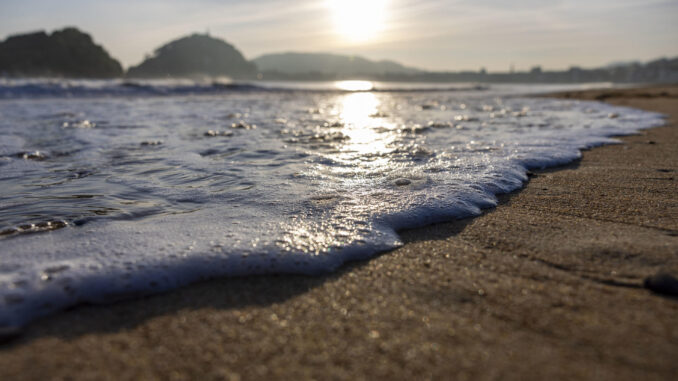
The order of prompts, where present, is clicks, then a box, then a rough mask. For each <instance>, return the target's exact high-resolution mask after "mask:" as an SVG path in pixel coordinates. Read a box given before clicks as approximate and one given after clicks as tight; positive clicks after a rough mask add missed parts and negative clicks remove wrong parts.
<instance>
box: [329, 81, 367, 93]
mask: <svg viewBox="0 0 678 381" xmlns="http://www.w3.org/2000/svg"><path fill="white" fill-rule="evenodd" d="M334 86H335V87H336V88H337V89H339V90H346V91H370V90H372V89H374V85H373V84H372V82H370V81H337V82H335V83H334Z"/></svg>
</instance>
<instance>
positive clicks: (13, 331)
mask: <svg viewBox="0 0 678 381" xmlns="http://www.w3.org/2000/svg"><path fill="white" fill-rule="evenodd" d="M22 333H23V331H22V330H21V328H19V327H15V326H0V344H4V343H7V342H10V341H12V340H14V339H16V338H18V337H19V336H21V334H22Z"/></svg>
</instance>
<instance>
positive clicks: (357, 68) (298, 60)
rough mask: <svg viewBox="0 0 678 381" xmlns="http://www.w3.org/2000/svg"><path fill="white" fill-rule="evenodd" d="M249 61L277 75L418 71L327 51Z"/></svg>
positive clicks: (347, 74) (419, 71)
mask: <svg viewBox="0 0 678 381" xmlns="http://www.w3.org/2000/svg"><path fill="white" fill-rule="evenodd" d="M253 61H254V63H256V64H257V67H258V68H259V70H260V71H261V72H263V73H267V72H268V73H270V74H273V73H278V74H281V75H299V74H306V73H318V74H321V75H334V76H337V77H351V76H353V77H355V76H375V75H377V76H378V75H388V74H394V75H412V74H417V73H421V72H422V71H421V70H419V69H414V68H409V67H406V66H403V65H401V64H399V63H397V62H393V61H371V60H368V59H366V58H363V57H359V56H347V55H337V54H327V53H276V54H266V55H263V56H261V57H258V58H255V59H254V60H253ZM264 77H266V76H264Z"/></svg>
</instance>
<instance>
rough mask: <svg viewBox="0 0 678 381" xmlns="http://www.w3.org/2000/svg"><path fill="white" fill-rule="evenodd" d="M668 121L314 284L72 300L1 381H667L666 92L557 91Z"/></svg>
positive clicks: (18, 345) (671, 357) (670, 313)
mask: <svg viewBox="0 0 678 381" xmlns="http://www.w3.org/2000/svg"><path fill="white" fill-rule="evenodd" d="M559 96H561V97H566V98H583V99H598V100H604V101H606V102H610V103H613V104H620V105H628V106H633V107H638V108H643V109H647V110H653V111H659V112H663V113H666V114H668V115H669V119H668V125H667V126H666V127H660V128H655V129H652V130H648V131H644V132H642V133H641V134H639V135H636V136H631V137H625V138H623V139H622V140H623V141H624V142H625V144H623V145H613V146H606V147H602V148H597V149H594V150H591V151H587V152H585V153H584V156H583V159H582V160H581V161H579V162H576V163H573V164H571V165H568V166H565V167H560V168H557V169H552V170H546V171H539V172H537V173H536V174H535V176H533V177H532V179H531V180H530V182H529V184H528V185H527V187H526V188H525V189H524V190H522V191H520V192H517V193H514V194H510V195H505V196H502V197H501V205H500V206H499V207H497V208H496V209H494V210H490V211H487V212H486V213H485V214H484V215H482V216H481V217H478V218H474V219H469V220H461V221H457V222H453V223H449V224H441V225H435V226H432V227H428V228H424V229H417V230H412V231H407V232H403V236H404V239H405V240H406V242H407V244H406V245H405V246H404V247H402V248H400V249H398V250H395V251H393V252H389V253H385V254H383V255H381V256H380V257H378V258H375V259H373V260H370V261H367V262H363V263H355V264H351V265H349V266H345V267H344V268H343V269H342V270H341V271H339V272H337V273H334V274H330V275H327V276H323V277H303V276H260V277H247V278H240V279H222V280H214V281H209V282H205V283H201V284H196V285H193V286H190V287H187V288H184V289H181V290H178V291H175V292H171V293H168V294H164V295H159V296H154V297H149V298H144V299H139V300H132V301H128V302H122V303H118V304H114V305H108V306H83V307H78V308H75V309H73V310H70V311H66V312H64V313H60V314H58V315H56V316H51V317H48V318H45V319H42V320H39V321H37V322H35V323H34V324H32V325H31V326H30V327H29V328H28V330H27V332H26V333H25V334H24V335H23V336H21V337H19V338H18V339H16V340H14V341H12V342H10V343H6V344H3V345H2V346H0V379H3V380H18V379H116V380H117V379H163V380H165V379H200V380H203V379H386V378H394V379H408V380H415V379H427V378H434V379H457V380H464V379H547V378H557V379H596V380H599V379H610V380H611V379H615V380H638V379H644V380H648V379H665V380H669V379H675V376H676V374H678V361H676V360H677V359H678V299H677V298H672V297H666V296H660V295H657V294H654V293H652V292H650V291H648V290H647V289H645V288H643V286H642V285H643V279H644V278H646V277H647V276H648V275H652V274H654V273H656V272H658V271H660V270H665V271H672V272H673V273H674V274H678V196H677V193H678V192H677V191H678V128H677V127H676V123H677V122H678V87H654V88H645V89H636V90H606V91H589V92H584V93H576V94H574V93H570V94H560V95H559Z"/></svg>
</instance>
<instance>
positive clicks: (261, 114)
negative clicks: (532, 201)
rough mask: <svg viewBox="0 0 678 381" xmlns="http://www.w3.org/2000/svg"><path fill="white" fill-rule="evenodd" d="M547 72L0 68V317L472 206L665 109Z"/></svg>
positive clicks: (345, 257) (282, 255)
mask: <svg viewBox="0 0 678 381" xmlns="http://www.w3.org/2000/svg"><path fill="white" fill-rule="evenodd" d="M556 89H558V88H554V87H534V86H498V85H490V86H457V87H452V86H448V85H436V86H431V85H420V86H414V85H408V86H400V87H399V86H398V85H393V84H391V85H377V86H375V88H374V89H373V91H363V92H348V91H339V90H337V89H336V88H334V87H332V86H330V85H327V86H323V85H314V86H308V85H304V84H297V85H295V86H287V87H283V86H280V85H275V84H268V85H247V84H235V85H234V84H226V85H221V84H207V85H205V84H195V83H186V82H174V83H172V82H169V83H164V82H163V83H152V82H144V83H124V82H116V81H113V82H110V81H45V80H33V81H9V80H5V81H2V82H0V328H2V327H13V326H21V325H23V324H25V323H26V322H28V321H30V320H31V319H33V318H35V317H37V316H40V315H44V314H47V313H50V312H53V311H55V310H59V309H63V308H65V307H67V306H70V305H74V304H77V303H82V302H95V303H100V302H106V301H108V300H110V299H112V298H115V297H116V296H119V295H143V294H149V293H154V292H160V291H163V290H168V289H171V288H175V287H179V286H181V285H185V284H187V283H190V282H193V281H196V280H200V279H206V278H211V277H217V276H236V275H247V274H261V273H300V274H318V273H323V272H327V271H332V270H334V269H336V268H337V267H338V266H340V265H341V264H342V263H345V262H346V261H350V260H357V259H365V258H369V257H370V256H373V255H375V254H376V253H379V252H383V251H386V250H389V249H393V248H395V247H398V246H399V245H401V241H400V239H399V237H398V234H397V231H398V230H400V229H404V228H412V227H417V226H422V225H426V224H431V223H435V222H440V221H446V220H451V219H455V218H462V217H467V216H474V215H477V214H479V213H480V211H481V209H482V208H488V207H492V206H494V205H496V203H497V199H496V197H495V195H496V194H499V193H505V192H510V191H513V190H516V189H518V188H520V187H521V186H522V185H523V183H524V182H525V181H526V180H527V177H526V171H527V170H528V169H529V168H543V167H548V166H554V165H559V164H564V163H567V162H570V161H572V160H574V159H576V158H578V157H579V156H580V149H583V148H588V147H592V146H596V145H600V144H604V143H612V142H614V140H613V139H611V138H610V137H611V136H613V135H623V134H630V133H633V132H636V131H638V130H639V129H643V128H649V127H653V126H658V125H660V124H661V123H662V118H661V115H658V114H654V113H648V112H643V111H638V110H633V109H629V108H620V107H613V106H610V105H606V104H603V103H596V102H579V101H563V100H554V99H547V98H530V97H525V96H521V95H526V94H532V93H536V92H543V91H549V90H556Z"/></svg>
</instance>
